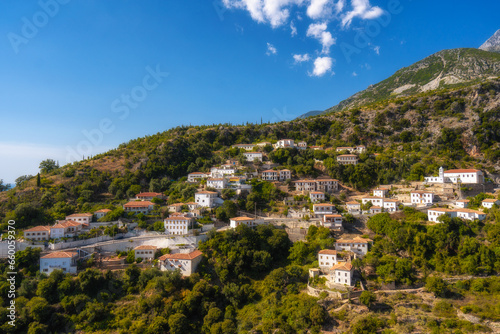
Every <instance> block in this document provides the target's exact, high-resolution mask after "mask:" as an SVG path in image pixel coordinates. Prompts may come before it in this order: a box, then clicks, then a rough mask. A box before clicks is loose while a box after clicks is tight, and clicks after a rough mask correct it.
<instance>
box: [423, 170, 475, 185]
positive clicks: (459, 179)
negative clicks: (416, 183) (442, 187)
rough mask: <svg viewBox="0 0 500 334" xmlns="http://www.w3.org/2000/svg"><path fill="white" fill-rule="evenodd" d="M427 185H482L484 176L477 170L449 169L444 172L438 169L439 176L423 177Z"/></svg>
mask: <svg viewBox="0 0 500 334" xmlns="http://www.w3.org/2000/svg"><path fill="white" fill-rule="evenodd" d="M424 180H425V182H428V183H471V184H478V183H484V174H483V172H482V171H480V170H478V169H450V170H447V171H445V170H444V169H443V167H440V168H439V176H431V177H425V178H424Z"/></svg>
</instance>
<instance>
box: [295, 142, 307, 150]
mask: <svg viewBox="0 0 500 334" xmlns="http://www.w3.org/2000/svg"><path fill="white" fill-rule="evenodd" d="M297 148H298V149H300V150H305V149H306V148H307V143H306V142H305V141H299V142H298V143H297Z"/></svg>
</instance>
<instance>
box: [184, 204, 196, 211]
mask: <svg viewBox="0 0 500 334" xmlns="http://www.w3.org/2000/svg"><path fill="white" fill-rule="evenodd" d="M186 205H187V206H188V208H189V211H193V210H196V209H198V207H199V205H198V203H196V202H187V203H186Z"/></svg>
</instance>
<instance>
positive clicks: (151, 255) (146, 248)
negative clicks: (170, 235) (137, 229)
mask: <svg viewBox="0 0 500 334" xmlns="http://www.w3.org/2000/svg"><path fill="white" fill-rule="evenodd" d="M156 248H157V247H156V246H151V245H142V246H137V247H135V248H134V252H135V259H136V260H137V259H138V258H141V259H143V260H149V261H152V260H154V259H155V252H156Z"/></svg>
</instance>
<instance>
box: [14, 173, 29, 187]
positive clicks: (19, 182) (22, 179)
mask: <svg viewBox="0 0 500 334" xmlns="http://www.w3.org/2000/svg"><path fill="white" fill-rule="evenodd" d="M32 178H33V175H21V176H19V177H18V178H17V179H16V187H20V186H21V185H22V184H23V183H24V182H26V181H29V180H31V179H32Z"/></svg>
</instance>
